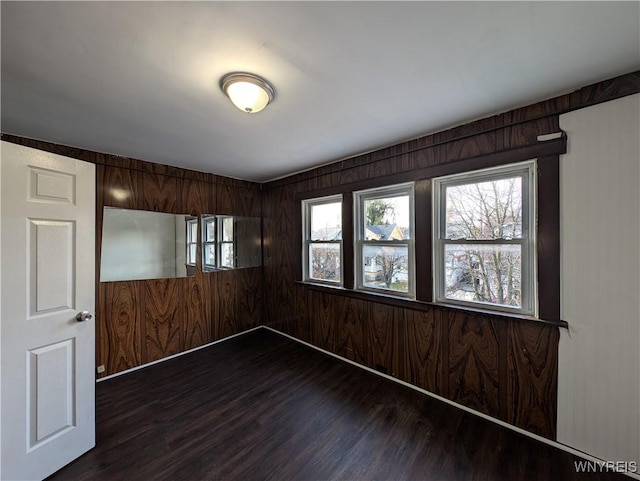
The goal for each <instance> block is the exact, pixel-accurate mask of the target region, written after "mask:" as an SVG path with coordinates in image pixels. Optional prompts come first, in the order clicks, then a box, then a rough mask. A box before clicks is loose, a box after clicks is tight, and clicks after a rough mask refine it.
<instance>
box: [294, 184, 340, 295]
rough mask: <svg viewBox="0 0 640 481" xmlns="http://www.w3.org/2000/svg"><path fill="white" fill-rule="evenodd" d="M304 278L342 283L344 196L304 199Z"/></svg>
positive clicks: (306, 279)
mask: <svg viewBox="0 0 640 481" xmlns="http://www.w3.org/2000/svg"><path fill="white" fill-rule="evenodd" d="M302 216H303V223H302V224H303V236H302V238H303V252H302V259H303V262H302V265H303V279H304V280H305V281H313V282H325V283H330V284H337V285H342V280H343V275H342V196H341V195H334V196H330V197H321V198H317V199H309V200H303V201H302Z"/></svg>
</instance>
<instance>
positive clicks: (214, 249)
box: [202, 214, 262, 271]
mask: <svg viewBox="0 0 640 481" xmlns="http://www.w3.org/2000/svg"><path fill="white" fill-rule="evenodd" d="M260 239H261V237H260V218H259V217H237V216H232V215H213V214H207V215H203V216H202V269H203V270H204V271H215V270H221V269H240V268H243V267H257V266H260V265H262V248H261V240H260Z"/></svg>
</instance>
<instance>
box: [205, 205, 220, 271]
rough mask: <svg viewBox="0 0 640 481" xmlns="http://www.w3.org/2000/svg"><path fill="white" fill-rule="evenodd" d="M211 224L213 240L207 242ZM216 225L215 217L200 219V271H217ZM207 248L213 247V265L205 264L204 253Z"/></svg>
mask: <svg viewBox="0 0 640 481" xmlns="http://www.w3.org/2000/svg"><path fill="white" fill-rule="evenodd" d="M209 224H213V240H207V233H208V232H209V229H208V226H209ZM217 229H218V224H217V220H216V216H215V215H211V216H203V217H202V270H203V271H210V270H215V269H217V264H218V252H217V250H218V249H217V238H218V232H217ZM207 246H213V256H214V259H213V264H211V263H209V262H207V260H206V257H205V256H206V252H207Z"/></svg>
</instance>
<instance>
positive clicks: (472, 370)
mask: <svg viewBox="0 0 640 481" xmlns="http://www.w3.org/2000/svg"><path fill="white" fill-rule="evenodd" d="M447 324H448V329H449V398H450V399H451V400H453V401H456V402H459V403H460V404H463V405H465V406H468V407H470V408H473V409H475V410H477V411H480V412H483V413H485V414H489V415H491V416H496V417H499V415H500V402H499V399H500V398H499V394H498V388H499V386H498V378H499V373H498V360H499V357H498V356H499V354H498V346H499V344H498V333H497V331H496V328H495V326H494V324H493V323H492V322H491V321H490V320H489V319H487V318H485V317H484V316H477V315H469V314H467V313H464V312H463V313H458V312H456V311H453V310H451V311H450V316H449V319H448V323H447Z"/></svg>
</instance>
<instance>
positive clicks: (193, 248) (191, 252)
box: [187, 244, 196, 264]
mask: <svg viewBox="0 0 640 481" xmlns="http://www.w3.org/2000/svg"><path fill="white" fill-rule="evenodd" d="M195 263H196V244H189V259H187V264H195Z"/></svg>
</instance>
